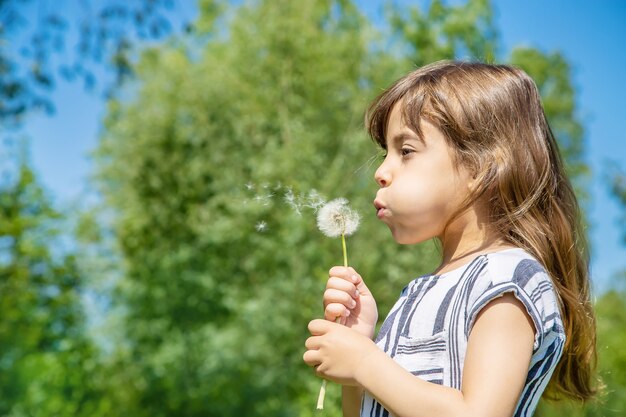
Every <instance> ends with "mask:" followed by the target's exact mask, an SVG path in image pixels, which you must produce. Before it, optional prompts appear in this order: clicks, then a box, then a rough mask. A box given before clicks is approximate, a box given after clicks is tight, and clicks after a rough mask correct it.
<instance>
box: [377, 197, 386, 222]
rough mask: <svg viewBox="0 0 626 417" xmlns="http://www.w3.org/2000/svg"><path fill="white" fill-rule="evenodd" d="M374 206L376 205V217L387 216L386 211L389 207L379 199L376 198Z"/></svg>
mask: <svg viewBox="0 0 626 417" xmlns="http://www.w3.org/2000/svg"><path fill="white" fill-rule="evenodd" d="M374 207H376V217H378V218H379V219H382V218H383V217H385V213H386V212H387V208H386V207H385V205H384V204H383V203H381V202H380V201H378V200H374Z"/></svg>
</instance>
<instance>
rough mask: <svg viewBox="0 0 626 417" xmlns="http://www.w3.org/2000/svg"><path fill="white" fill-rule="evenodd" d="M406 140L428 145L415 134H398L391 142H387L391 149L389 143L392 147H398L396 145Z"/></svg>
mask: <svg viewBox="0 0 626 417" xmlns="http://www.w3.org/2000/svg"><path fill="white" fill-rule="evenodd" d="M405 140H417V141H419V142H421V143H422V144H424V145H425V144H426V142H424V139H422V138H421V137H420V136H418V135H416V134H415V133H413V134H411V133H409V132H401V133H398V134H397V135H394V136H393V137H392V138H391V139H390V140H388V141H387V147H389V143H391V144H392V145H396V144H400V143H401V142H404V141H405Z"/></svg>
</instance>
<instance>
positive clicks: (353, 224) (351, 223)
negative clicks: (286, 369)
mask: <svg viewBox="0 0 626 417" xmlns="http://www.w3.org/2000/svg"><path fill="white" fill-rule="evenodd" d="M359 221H360V216H359V213H358V212H356V211H355V210H353V209H351V208H350V207H348V200H346V199H345V198H337V199H335V200H332V201H330V202H328V203H326V204H325V205H324V206H323V207H322V208H321V209H320V210H319V211H318V212H317V227H318V228H319V229H320V231H321V232H322V233H324V234H325V235H326V236H328V237H338V236H341V246H342V249H343V266H345V267H347V266H348V251H347V249H346V236H349V235H351V234H352V233H354V232H356V229H357V228H358V227H359ZM337 320H339V319H337ZM325 396H326V380H323V381H322V386H321V388H320V394H319V396H318V398H317V409H318V410H323V409H324V397H325Z"/></svg>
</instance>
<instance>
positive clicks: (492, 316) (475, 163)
mask: <svg viewBox="0 0 626 417" xmlns="http://www.w3.org/2000/svg"><path fill="white" fill-rule="evenodd" d="M366 124H367V127H368V130H369V133H370V135H371V136H372V138H373V139H374V140H375V141H376V142H378V144H379V145H380V146H381V147H382V148H383V149H384V150H385V151H386V155H385V159H384V161H383V163H382V164H381V166H380V167H379V168H378V170H377V171H376V174H375V179H376V182H377V183H378V185H379V187H380V189H379V190H378V193H377V195H376V199H375V201H374V206H375V208H376V215H377V217H378V218H379V219H380V220H381V221H382V222H383V223H385V224H386V225H387V226H388V227H389V229H390V230H391V234H392V235H393V237H394V239H395V240H396V241H397V242H398V243H401V244H412V243H418V242H422V241H424V240H427V239H431V238H436V239H438V240H439V241H440V242H441V246H442V255H443V259H442V262H441V265H440V266H439V267H438V268H437V270H436V271H434V272H433V273H432V274H428V275H425V276H421V277H418V278H416V279H414V280H413V281H411V282H410V283H409V284H408V285H407V286H406V287H405V288H404V290H403V291H402V293H401V295H400V299H399V300H398V301H397V303H396V304H395V306H394V307H393V308H392V310H391V311H390V313H389V315H388V316H387V318H386V320H385V321H384V323H383V325H382V327H381V329H380V332H379V334H378V335H377V337H376V339H375V341H373V340H372V338H373V335H374V327H375V325H376V322H377V318H378V313H377V308H376V303H375V301H374V298H373V296H372V294H371V293H370V291H369V290H368V288H367V286H366V284H365V282H364V280H363V279H362V278H361V276H360V275H359V274H358V273H357V272H356V271H355V270H354V269H352V268H343V267H334V268H332V269H331V270H330V277H329V279H328V283H327V289H326V291H325V293H324V306H325V319H326V320H313V321H312V322H311V323H310V324H309V331H310V332H311V335H312V336H311V337H310V338H309V339H307V341H306V348H307V351H306V353H305V354H304V361H305V362H306V363H307V364H308V365H310V366H313V367H315V369H316V372H317V374H318V375H319V376H321V377H323V378H327V379H329V380H331V381H335V382H337V383H340V384H343V391H342V392H343V400H342V404H343V412H344V416H358V415H361V416H390V415H394V416H398V417H401V416H416V417H418V416H485V417H487V416H493V417H496V416H530V415H532V414H533V412H534V410H535V407H536V406H537V402H538V401H539V398H540V397H541V395H542V393H543V392H544V390H545V389H546V387H547V386H548V382H549V381H550V382H551V383H550V386H549V387H548V388H549V389H548V392H549V393H551V394H552V395H553V396H556V397H562V396H567V397H572V398H575V399H579V400H587V399H589V398H591V397H592V396H593V395H594V387H593V386H592V370H593V367H594V364H595V359H596V351H595V320H594V315H593V310H592V306H591V303H590V300H589V281H588V267H587V252H586V247H585V243H584V239H583V234H582V232H581V229H580V224H579V213H578V206H577V202H576V198H575V196H574V193H573V191H572V187H571V186H570V183H569V181H568V179H567V177H566V175H565V172H564V169H563V164H562V161H561V159H560V156H559V151H558V149H557V144H556V142H555V139H554V137H553V135H552V132H551V130H550V127H549V126H548V123H547V121H546V118H545V115H544V112H543V108H542V106H541V102H540V97H539V93H538V91H537V87H536V86H535V84H534V83H533V81H532V80H531V79H530V77H529V76H528V75H527V74H525V73H524V72H523V71H521V70H519V69H516V68H512V67H509V66H504V65H487V64H480V63H463V62H439V63H435V64H431V65H428V66H425V67H423V68H420V69H418V70H416V71H414V72H412V73H410V74H408V75H407V76H405V77H403V78H401V79H400V80H398V81H397V82H396V83H395V84H393V85H392V86H391V87H390V88H389V89H388V90H387V91H385V92H384V93H383V94H381V95H380V96H379V97H378V98H377V99H376V100H375V101H374V102H373V103H372V105H371V106H370V108H369V111H368V113H367V115H366ZM338 318H340V320H341V323H340V324H337V323H335V320H336V319H338ZM359 410H360V411H359ZM359 413H360V414H359Z"/></svg>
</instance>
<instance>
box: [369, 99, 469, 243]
mask: <svg viewBox="0 0 626 417" xmlns="http://www.w3.org/2000/svg"><path fill="white" fill-rule="evenodd" d="M401 105H402V103H401V102H400V103H399V104H396V105H395V106H394V108H393V109H392V111H391V115H390V117H389V122H388V125H387V136H386V140H387V155H386V156H385V160H384V161H383V163H382V164H381V165H380V167H378V169H377V170H376V173H375V174H374V178H375V179H376V182H377V183H378V185H379V186H380V189H379V190H378V192H377V193H376V200H375V201H374V205H375V206H376V209H377V212H376V214H377V216H378V218H379V219H380V220H382V221H383V222H384V223H385V224H387V226H389V228H390V229H391V233H392V235H393V237H394V239H395V240H396V241H397V242H398V243H404V244H411V243H419V242H423V241H425V240H428V239H431V238H433V237H439V238H442V237H443V232H444V227H445V226H446V224H447V223H448V221H449V220H450V218H451V217H452V215H453V214H454V213H455V211H456V210H457V209H458V208H459V207H460V204H462V203H463V201H464V200H465V198H466V196H467V194H468V192H469V190H470V185H471V180H472V178H471V175H469V173H468V172H467V170H466V169H464V168H462V167H458V166H455V164H454V162H453V151H452V149H451V148H450V146H448V144H447V143H446V140H445V138H444V135H443V134H442V133H441V131H440V130H439V129H437V128H436V127H435V126H434V125H433V124H431V123H429V122H428V121H427V120H425V119H422V120H421V128H422V132H423V136H424V140H423V141H422V140H421V139H420V138H419V137H418V136H417V135H416V134H415V132H413V131H412V130H411V129H409V127H407V126H406V124H405V123H404V121H403V120H402V113H401ZM459 221H462V218H461V219H459ZM455 222H457V220H455Z"/></svg>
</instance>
